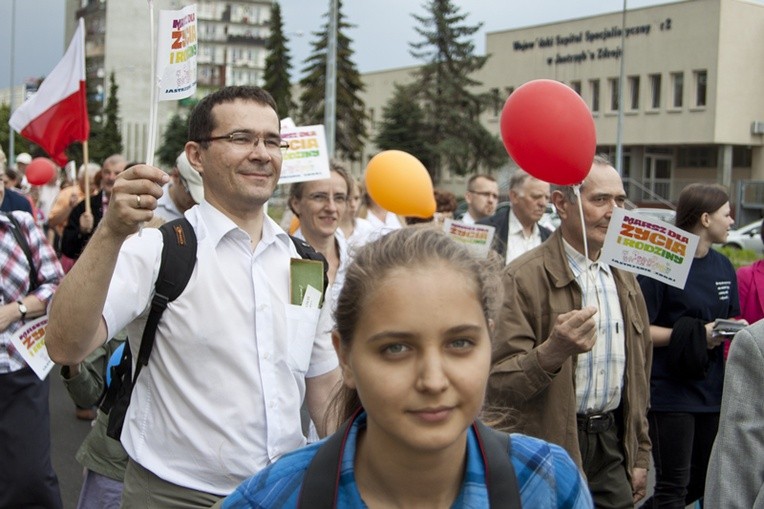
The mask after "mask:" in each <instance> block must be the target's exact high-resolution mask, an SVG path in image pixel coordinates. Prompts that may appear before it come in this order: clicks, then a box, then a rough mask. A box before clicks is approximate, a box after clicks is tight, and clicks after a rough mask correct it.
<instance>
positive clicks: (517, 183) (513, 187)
mask: <svg viewBox="0 0 764 509" xmlns="http://www.w3.org/2000/svg"><path fill="white" fill-rule="evenodd" d="M529 178H532V177H531V174H530V173H528V172H527V171H525V170H523V169H522V168H518V169H516V170H515V172H514V173H513V174H512V176H511V177H509V190H510V191H519V189H520V188H521V187H523V184H525V181H526V180H528V179H529Z"/></svg>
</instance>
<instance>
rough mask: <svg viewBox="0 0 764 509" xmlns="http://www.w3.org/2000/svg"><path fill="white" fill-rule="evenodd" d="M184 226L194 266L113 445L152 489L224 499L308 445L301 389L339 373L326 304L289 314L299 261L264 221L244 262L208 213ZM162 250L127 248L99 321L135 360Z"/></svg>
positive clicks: (241, 251) (197, 211) (198, 211)
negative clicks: (166, 486)
mask: <svg viewBox="0 0 764 509" xmlns="http://www.w3.org/2000/svg"><path fill="white" fill-rule="evenodd" d="M187 217H188V220H189V221H190V222H191V224H192V225H193V227H194V231H195V232H196V236H197V242H198V250H197V262H196V266H195V268H194V272H193V274H192V276H191V279H190V281H189V283H188V286H187V287H186V290H185V291H184V292H183V294H182V295H181V296H180V297H179V298H178V299H176V300H175V301H173V302H171V303H170V304H169V305H168V307H167V310H166V311H165V313H164V315H163V316H162V319H161V321H160V324H159V327H158V329H157V334H156V340H155V343H154V350H153V352H152V353H151V358H150V360H149V363H148V366H146V367H144V368H143V370H142V372H141V374H140V377H139V378H138V382H137V384H136V387H135V388H134V391H133V395H132V401H131V404H130V407H129V409H128V413H127V418H126V422H125V428H124V430H123V433H122V443H123V444H124V446H125V449H126V450H127V453H128V454H129V455H130V457H131V458H132V459H133V460H135V461H136V462H138V463H139V464H140V465H142V466H143V467H145V468H147V469H148V470H150V471H151V472H153V473H154V474H156V475H157V476H159V477H160V478H162V479H165V480H167V481H169V482H172V483H175V484H177V485H180V486H184V487H188V488H192V489H195V490H201V491H205V492H208V493H213V494H218V495H224V494H228V493H230V492H231V491H233V489H234V488H235V487H236V486H237V485H238V484H239V483H240V482H241V481H243V480H244V479H246V478H247V477H249V476H251V475H252V474H253V473H255V472H257V471H259V470H260V469H262V468H263V467H265V466H267V465H268V464H270V463H272V462H273V461H275V460H276V459H278V457H279V456H281V455H282V454H284V453H286V452H289V451H291V450H293V449H296V448H298V447H301V446H302V445H304V444H305V438H304V437H303V435H302V432H301V427H300V406H301V405H302V402H303V399H304V396H305V378H306V377H315V376H319V375H322V374H325V373H328V372H329V371H331V370H332V369H334V368H335V367H336V366H337V358H336V355H335V353H334V350H333V348H332V344H331V338H330V335H329V331H330V329H331V315H330V310H331V304H329V305H326V304H325V305H324V306H323V308H322V309H321V310H318V309H308V308H302V307H300V306H294V305H291V304H289V259H290V257H298V255H297V251H296V250H295V248H294V245H293V244H292V242H291V240H290V239H289V237H288V236H287V235H286V233H284V231H283V230H281V229H280V228H279V227H278V225H276V223H274V222H273V221H272V220H271V219H270V218H268V217H266V219H265V221H264V224H263V234H262V239H261V240H260V242H259V243H258V245H257V248H256V249H255V251H254V252H252V250H251V248H250V237H249V235H248V234H247V233H246V232H244V231H243V230H241V229H239V228H238V227H237V226H236V225H235V224H234V223H233V222H232V221H231V220H230V219H229V218H227V217H226V216H225V215H223V214H222V213H221V212H220V211H218V210H217V209H215V208H213V207H212V206H211V205H210V204H209V203H207V202H203V203H202V204H201V205H199V206H196V207H193V208H192V209H191V210H189V211H188V213H187ZM161 250H162V236H161V233H160V232H159V231H158V230H156V229H150V228H146V229H144V230H143V232H142V235H140V236H139V235H134V236H133V237H131V238H129V239H128V240H127V241H126V242H125V244H124V246H123V248H122V251H121V252H120V255H119V259H118V261H117V266H116V269H115V271H114V276H113V278H112V281H111V286H110V287H109V293H108V296H107V300H106V305H105V307H104V311H103V316H104V319H105V320H106V324H107V327H108V330H109V334H110V335H111V334H113V332H114V331H118V330H120V329H122V328H124V327H127V331H128V337H129V341H130V345H131V349H132V350H133V352H136V355H137V352H138V347H139V343H140V338H141V334H142V331H143V328H144V326H145V323H146V318H147V313H148V306H149V303H150V298H151V297H152V295H153V290H154V283H155V280H156V278H157V273H158V271H159V265H160V260H161ZM148 274H151V277H147V276H148ZM326 302H328V303H331V291H327V301H326Z"/></svg>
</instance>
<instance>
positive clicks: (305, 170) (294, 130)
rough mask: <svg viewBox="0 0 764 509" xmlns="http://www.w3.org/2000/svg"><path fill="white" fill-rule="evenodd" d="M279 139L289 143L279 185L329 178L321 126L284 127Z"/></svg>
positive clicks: (327, 156)
mask: <svg viewBox="0 0 764 509" xmlns="http://www.w3.org/2000/svg"><path fill="white" fill-rule="evenodd" d="M281 137H282V138H283V139H284V140H286V141H288V142H289V150H287V151H286V152H284V159H283V162H282V163H281V178H279V184H291V183H293V182H306V181H308V180H320V179H327V178H329V151H328V150H327V148H326V135H325V134H324V126H323V125H308V126H298V127H285V126H283V124H282V128H281Z"/></svg>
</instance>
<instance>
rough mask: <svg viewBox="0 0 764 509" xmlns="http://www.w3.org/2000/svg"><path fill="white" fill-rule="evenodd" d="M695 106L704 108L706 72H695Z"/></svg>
mask: <svg viewBox="0 0 764 509" xmlns="http://www.w3.org/2000/svg"><path fill="white" fill-rule="evenodd" d="M694 74H695V106H698V107H704V106H705V105H706V90H707V88H706V84H707V82H708V73H707V72H706V71H695V73H694Z"/></svg>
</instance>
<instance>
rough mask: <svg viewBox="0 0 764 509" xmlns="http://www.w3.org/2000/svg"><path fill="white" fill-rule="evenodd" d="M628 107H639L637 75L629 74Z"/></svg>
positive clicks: (635, 108)
mask: <svg viewBox="0 0 764 509" xmlns="http://www.w3.org/2000/svg"><path fill="white" fill-rule="evenodd" d="M629 109H631V110H638V109H639V76H629Z"/></svg>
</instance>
